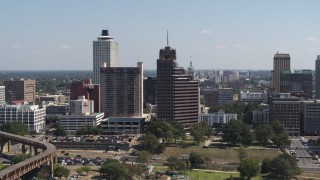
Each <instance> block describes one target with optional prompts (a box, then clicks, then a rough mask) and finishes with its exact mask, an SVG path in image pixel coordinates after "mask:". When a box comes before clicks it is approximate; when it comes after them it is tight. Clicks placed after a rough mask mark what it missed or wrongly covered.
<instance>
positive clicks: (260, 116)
mask: <svg viewBox="0 0 320 180" xmlns="http://www.w3.org/2000/svg"><path fill="white" fill-rule="evenodd" d="M269 123H270V119H269V109H263V110H255V111H252V124H253V125H254V126H258V125H260V124H269Z"/></svg>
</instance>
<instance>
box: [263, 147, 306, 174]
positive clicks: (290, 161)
mask: <svg viewBox="0 0 320 180" xmlns="http://www.w3.org/2000/svg"><path fill="white" fill-rule="evenodd" d="M268 172H270V176H271V178H274V179H290V178H291V177H293V176H295V175H298V174H300V173H301V172H302V171H301V169H300V168H299V167H298V165H297V162H296V161H295V159H294V157H292V156H291V155H289V154H285V153H284V154H280V155H279V156H278V157H275V158H273V159H272V161H271V162H270V163H269V169H268Z"/></svg>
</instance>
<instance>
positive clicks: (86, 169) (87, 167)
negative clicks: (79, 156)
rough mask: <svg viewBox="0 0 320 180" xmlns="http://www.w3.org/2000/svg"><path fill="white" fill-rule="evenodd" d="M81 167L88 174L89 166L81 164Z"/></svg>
mask: <svg viewBox="0 0 320 180" xmlns="http://www.w3.org/2000/svg"><path fill="white" fill-rule="evenodd" d="M81 169H82V170H83V171H84V172H86V173H87V176H88V175H89V172H90V171H91V167H89V166H82V167H81Z"/></svg>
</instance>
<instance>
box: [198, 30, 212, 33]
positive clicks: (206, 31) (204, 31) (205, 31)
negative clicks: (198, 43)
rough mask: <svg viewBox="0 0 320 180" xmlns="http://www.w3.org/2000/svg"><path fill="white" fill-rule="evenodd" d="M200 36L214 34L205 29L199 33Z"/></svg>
mask: <svg viewBox="0 0 320 180" xmlns="http://www.w3.org/2000/svg"><path fill="white" fill-rule="evenodd" d="M199 33H200V34H212V32H211V31H210V30H207V29H203V30H201V31H199Z"/></svg>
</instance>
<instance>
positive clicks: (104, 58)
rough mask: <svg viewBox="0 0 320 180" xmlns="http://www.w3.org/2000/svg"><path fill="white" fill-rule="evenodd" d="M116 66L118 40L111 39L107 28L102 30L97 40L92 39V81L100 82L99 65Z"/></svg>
mask: <svg viewBox="0 0 320 180" xmlns="http://www.w3.org/2000/svg"><path fill="white" fill-rule="evenodd" d="M104 63H105V64H106V67H117V66H118V42H116V41H114V40H113V37H111V36H110V35H109V32H108V30H102V33H101V36H100V37H98V40H97V41H93V83H94V84H99V83H100V67H101V66H102V65H103V64H104Z"/></svg>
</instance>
